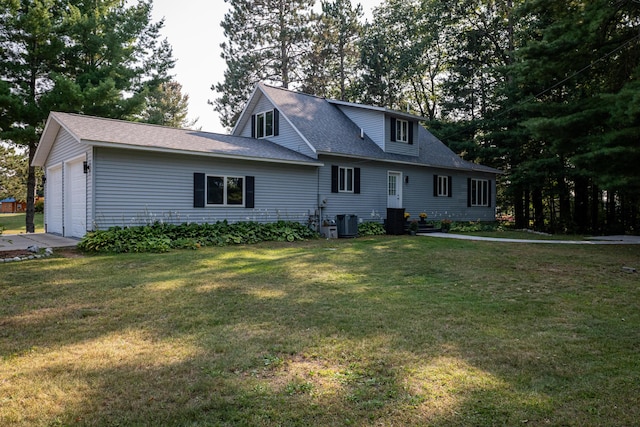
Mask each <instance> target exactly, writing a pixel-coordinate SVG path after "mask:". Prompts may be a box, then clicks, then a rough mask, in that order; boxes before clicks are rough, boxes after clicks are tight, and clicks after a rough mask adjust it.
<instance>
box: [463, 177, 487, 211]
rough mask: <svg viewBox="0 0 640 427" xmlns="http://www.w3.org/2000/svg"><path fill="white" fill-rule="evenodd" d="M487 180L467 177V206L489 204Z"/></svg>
mask: <svg viewBox="0 0 640 427" xmlns="http://www.w3.org/2000/svg"><path fill="white" fill-rule="evenodd" d="M490 199H491V189H490V186H489V180H486V179H474V178H469V203H468V204H469V206H490V203H491V200H490Z"/></svg>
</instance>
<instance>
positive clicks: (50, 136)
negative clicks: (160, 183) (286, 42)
mask: <svg viewBox="0 0 640 427" xmlns="http://www.w3.org/2000/svg"><path fill="white" fill-rule="evenodd" d="M60 128H64V129H65V130H66V131H67V132H69V133H70V134H71V136H72V137H73V138H75V139H76V140H77V141H78V142H79V143H85V144H89V145H94V146H109V147H121V148H128V149H138V150H151V151H165V152H175V153H182V154H197V155H207V156H213V157H226V158H238V159H247V160H257V161H267V162H277V163H294V164H309V165H315V166H319V165H321V163H320V162H318V161H317V160H314V159H312V158H310V157H307V156H305V155H303V154H300V153H298V152H295V151H292V150H289V149H287V148H285V147H282V146H280V145H277V144H274V143H273V142H270V141H267V140H257V139H253V138H244V137H239V136H231V135H223V134H217V133H210V132H202V131H195V130H188V129H176V128H170V127H165V126H158V125H150V124H146V123H136V122H127V121H122V120H114V119H105V118H99V117H91V116H83V115H79V114H70V113H60V112H52V113H51V114H50V116H49V119H48V121H47V126H46V127H45V133H44V134H43V135H42V138H41V139H40V144H39V145H38V149H37V151H36V155H35V158H34V161H33V164H34V165H36V166H42V165H44V163H45V161H46V158H47V156H48V153H49V150H50V149H51V147H52V145H53V142H54V140H55V138H56V136H57V134H58V132H59V130H60Z"/></svg>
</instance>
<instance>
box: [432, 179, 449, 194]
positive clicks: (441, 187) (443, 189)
mask: <svg viewBox="0 0 640 427" xmlns="http://www.w3.org/2000/svg"><path fill="white" fill-rule="evenodd" d="M452 183H453V178H452V177H451V176H447V175H433V197H451V195H452V194H453V191H452V188H451V187H452Z"/></svg>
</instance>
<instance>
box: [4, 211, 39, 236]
mask: <svg viewBox="0 0 640 427" xmlns="http://www.w3.org/2000/svg"><path fill="white" fill-rule="evenodd" d="M43 217H44V215H43V214H41V213H37V214H35V217H34V219H33V225H34V227H35V232H36V233H44V218H43ZM0 230H4V231H2V234H20V233H26V231H27V226H26V224H25V214H23V213H16V214H0Z"/></svg>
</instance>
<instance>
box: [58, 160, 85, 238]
mask: <svg viewBox="0 0 640 427" xmlns="http://www.w3.org/2000/svg"><path fill="white" fill-rule="evenodd" d="M82 161H83V160H82V159H80V160H77V161H74V162H69V163H67V165H66V172H65V175H66V177H65V178H66V179H65V187H64V190H65V199H64V200H65V205H64V223H65V233H64V234H65V235H66V236H70V237H82V236H84V235H85V233H86V231H87V186H86V182H87V178H86V177H87V176H86V174H85V173H84V168H83V166H82Z"/></svg>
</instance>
